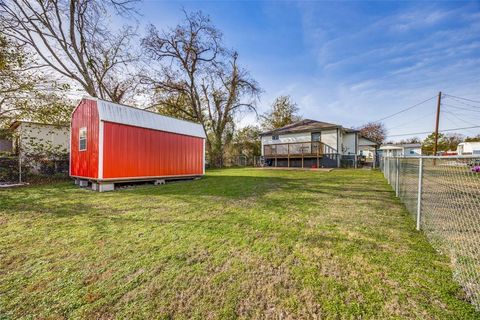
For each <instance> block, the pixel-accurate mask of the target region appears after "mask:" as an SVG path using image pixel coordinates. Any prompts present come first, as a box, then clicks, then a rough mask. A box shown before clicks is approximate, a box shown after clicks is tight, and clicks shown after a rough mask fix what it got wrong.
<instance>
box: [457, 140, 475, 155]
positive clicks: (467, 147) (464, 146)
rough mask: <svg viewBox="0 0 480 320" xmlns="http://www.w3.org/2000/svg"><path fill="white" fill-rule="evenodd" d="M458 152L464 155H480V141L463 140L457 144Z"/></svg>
mask: <svg viewBox="0 0 480 320" xmlns="http://www.w3.org/2000/svg"><path fill="white" fill-rule="evenodd" d="M457 154H458V155H459V156H462V155H480V142H462V143H459V144H458V146H457Z"/></svg>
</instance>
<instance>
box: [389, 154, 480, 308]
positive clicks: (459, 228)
mask: <svg viewBox="0 0 480 320" xmlns="http://www.w3.org/2000/svg"><path fill="white" fill-rule="evenodd" d="M380 169H381V170H382V172H383V174H384V176H385V178H386V179H387V180H388V183H389V184H390V185H391V186H392V188H393V189H394V190H395V193H396V196H397V197H398V198H400V199H401V201H402V202H403V203H404V204H405V206H406V208H407V210H408V211H409V212H410V214H411V215H412V218H413V219H414V220H415V221H416V227H417V229H418V230H423V231H424V232H425V234H426V235H427V237H428V239H429V240H430V242H431V243H432V245H433V246H434V247H435V248H436V249H437V250H439V251H440V252H442V253H444V254H446V255H447V256H449V257H450V259H451V262H452V265H453V277H454V279H455V280H456V281H458V283H459V284H460V285H461V286H462V287H463V289H464V291H465V293H466V298H467V299H468V300H469V301H471V302H472V304H473V305H475V307H476V308H477V309H479V310H480V156H462V157H460V156H458V157H457V156H448V157H385V158H382V160H381V161H380Z"/></svg>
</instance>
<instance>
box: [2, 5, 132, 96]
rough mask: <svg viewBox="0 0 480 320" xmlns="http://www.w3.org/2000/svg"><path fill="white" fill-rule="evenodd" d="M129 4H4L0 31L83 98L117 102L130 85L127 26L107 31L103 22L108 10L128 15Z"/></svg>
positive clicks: (128, 89) (130, 28)
mask: <svg viewBox="0 0 480 320" xmlns="http://www.w3.org/2000/svg"><path fill="white" fill-rule="evenodd" d="M132 2H134V1H133V0H132V1H130V0H124V1H115V0H110V1H107V0H105V1H102V0H57V1H45V0H4V1H0V17H1V22H0V27H1V30H2V31H1V32H2V33H3V34H4V35H6V36H7V37H8V38H9V39H14V40H15V41H16V42H17V43H19V44H21V45H26V46H28V47H29V48H30V49H31V50H33V51H34V52H35V53H36V54H37V55H38V60H39V65H40V66H44V67H48V68H50V69H52V70H54V71H55V72H57V74H59V75H61V76H63V77H66V78H68V79H71V80H73V81H74V82H75V83H77V84H78V85H80V86H81V87H82V88H83V89H84V90H85V91H86V92H87V93H88V94H90V95H91V96H94V97H100V98H102V99H108V100H111V101H114V102H120V101H122V100H123V99H124V98H125V96H126V94H127V93H128V92H129V91H130V90H132V88H134V87H135V86H134V85H133V80H132V75H131V73H132V72H131V70H129V64H131V63H132V62H134V61H136V60H137V58H138V57H137V56H136V55H134V54H132V53H131V52H130V50H129V49H130V42H131V40H132V39H133V37H134V36H135V32H134V31H135V30H134V29H133V28H132V27H121V28H120V29H119V30H118V31H117V32H112V31H111V30H109V28H108V27H107V26H106V24H105V23H104V21H105V20H106V19H107V18H108V16H109V13H110V12H111V11H112V10H113V11H115V12H116V13H119V14H127V13H128V12H129V10H130V9H131V8H130V7H129V6H130V5H131V3H132Z"/></svg>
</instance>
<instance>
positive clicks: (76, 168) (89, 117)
mask: <svg viewBox="0 0 480 320" xmlns="http://www.w3.org/2000/svg"><path fill="white" fill-rule="evenodd" d="M82 127H86V128H87V150H85V151H79V130H80V128H82ZM98 129H99V120H98V110H97V102H96V101H94V100H86V99H83V100H82V101H81V102H80V104H79V105H78V107H77V108H76V110H75V111H74V113H73V114H72V122H71V138H70V139H71V141H70V146H71V147H70V148H71V149H70V150H71V152H70V175H71V176H76V177H87V178H97V177H98V141H99V140H98V134H99V133H98Z"/></svg>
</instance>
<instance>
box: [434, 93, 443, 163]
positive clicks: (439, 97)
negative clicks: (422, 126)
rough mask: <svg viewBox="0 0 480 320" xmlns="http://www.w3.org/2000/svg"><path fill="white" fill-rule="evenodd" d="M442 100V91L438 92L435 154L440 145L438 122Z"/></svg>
mask: <svg viewBox="0 0 480 320" xmlns="http://www.w3.org/2000/svg"><path fill="white" fill-rule="evenodd" d="M441 101H442V91H440V92H439V93H438V101H437V119H436V121H435V144H434V145H433V155H434V156H436V155H437V147H438V124H439V122H440V103H441Z"/></svg>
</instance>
